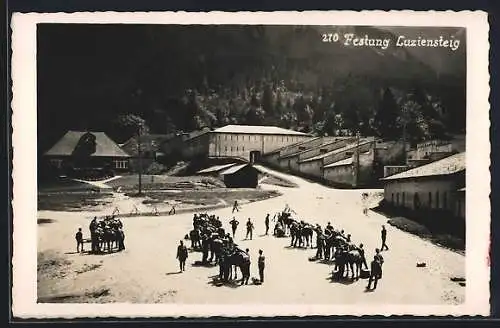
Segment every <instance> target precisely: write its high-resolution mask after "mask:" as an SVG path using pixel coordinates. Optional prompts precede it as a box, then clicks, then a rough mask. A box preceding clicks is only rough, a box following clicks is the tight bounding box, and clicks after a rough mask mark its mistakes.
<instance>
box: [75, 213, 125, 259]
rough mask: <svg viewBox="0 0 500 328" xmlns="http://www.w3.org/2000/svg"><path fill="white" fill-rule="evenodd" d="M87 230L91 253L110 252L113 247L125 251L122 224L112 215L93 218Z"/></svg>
mask: <svg viewBox="0 0 500 328" xmlns="http://www.w3.org/2000/svg"><path fill="white" fill-rule="evenodd" d="M89 230H90V242H91V252H92V253H100V252H102V251H104V250H106V249H107V250H108V252H111V251H112V249H113V247H114V246H117V247H118V251H122V250H124V249H125V233H124V231H123V223H122V221H121V220H120V219H118V218H116V217H115V216H114V215H110V216H105V217H104V218H97V216H96V217H94V218H93V219H92V221H91V222H90V225H89ZM77 243H78V240H77ZM82 246H83V245H82Z"/></svg>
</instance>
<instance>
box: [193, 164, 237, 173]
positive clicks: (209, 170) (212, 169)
mask: <svg viewBox="0 0 500 328" xmlns="http://www.w3.org/2000/svg"><path fill="white" fill-rule="evenodd" d="M233 165H236V163H230V164H224V165H215V166H211V167H209V168H206V169H203V170H200V171H198V172H197V173H212V172H217V171H221V170H224V169H227V168H229V167H231V166H233Z"/></svg>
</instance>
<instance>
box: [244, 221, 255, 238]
mask: <svg viewBox="0 0 500 328" xmlns="http://www.w3.org/2000/svg"><path fill="white" fill-rule="evenodd" d="M252 235H253V223H252V221H250V218H248V221H247V235H246V237H245V239H248V236H250V240H252Z"/></svg>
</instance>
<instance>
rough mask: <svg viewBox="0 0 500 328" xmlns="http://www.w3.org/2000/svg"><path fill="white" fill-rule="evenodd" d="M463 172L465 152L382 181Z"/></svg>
mask: <svg viewBox="0 0 500 328" xmlns="http://www.w3.org/2000/svg"><path fill="white" fill-rule="evenodd" d="M461 171H465V152H463V153H458V154H455V155H452V156H448V157H446V158H443V159H440V160H438V161H435V162H432V163H429V164H426V165H422V166H419V167H416V168H414V169H411V170H408V171H404V172H401V173H397V174H394V175H390V176H388V177H385V178H383V179H382V180H398V179H408V178H418V177H426V176H438V175H449V174H454V173H458V172H461Z"/></svg>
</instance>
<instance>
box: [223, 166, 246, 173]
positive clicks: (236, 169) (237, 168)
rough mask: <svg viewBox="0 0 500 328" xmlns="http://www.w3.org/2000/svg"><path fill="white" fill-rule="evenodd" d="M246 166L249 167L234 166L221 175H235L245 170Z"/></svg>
mask: <svg viewBox="0 0 500 328" xmlns="http://www.w3.org/2000/svg"><path fill="white" fill-rule="evenodd" d="M245 166H248V164H240V165H234V166H231V167H230V168H228V169H227V170H224V171H222V172H221V173H220V174H221V175H227V174H233V173H236V172H238V171H239V170H241V169H242V168H244V167H245Z"/></svg>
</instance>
